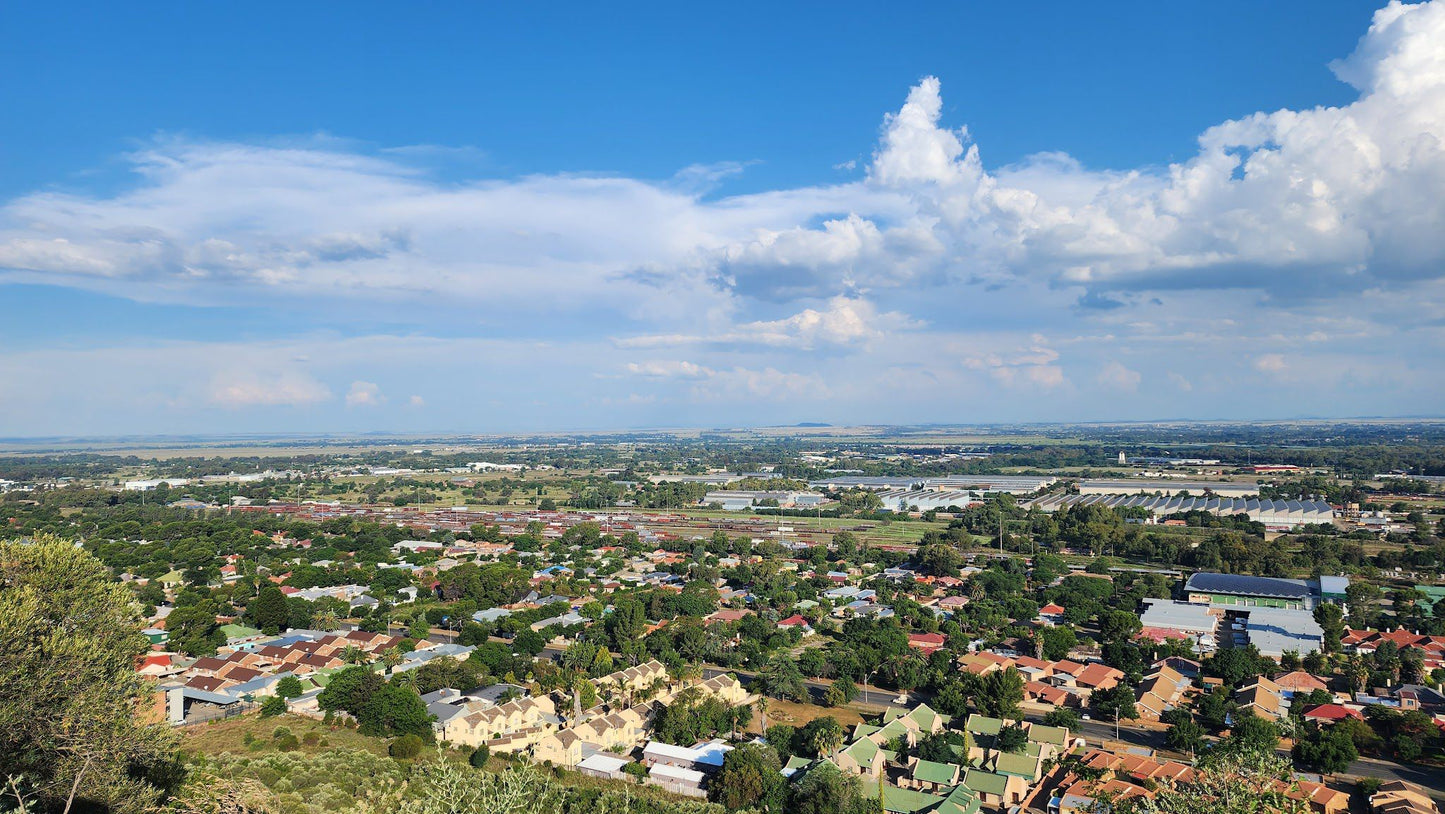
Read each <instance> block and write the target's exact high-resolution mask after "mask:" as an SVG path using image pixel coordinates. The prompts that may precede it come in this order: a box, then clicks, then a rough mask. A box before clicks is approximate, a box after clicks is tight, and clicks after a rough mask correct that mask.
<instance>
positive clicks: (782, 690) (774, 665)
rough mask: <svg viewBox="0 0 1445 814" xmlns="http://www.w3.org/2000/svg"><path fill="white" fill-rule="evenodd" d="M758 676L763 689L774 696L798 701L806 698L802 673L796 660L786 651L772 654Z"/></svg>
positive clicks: (806, 691)
mask: <svg viewBox="0 0 1445 814" xmlns="http://www.w3.org/2000/svg"><path fill="white" fill-rule="evenodd" d="M760 678H761V679H762V681H763V689H764V691H765V692H767V694H768V695H771V696H773V697H774V698H782V699H785V700H788V701H797V702H800V703H801V702H803V701H806V700H808V686H807V685H806V684H804V683H803V673H802V672H801V671H800V670H798V664H797V662H795V661H793V658H792V656H790V655H788V654H787V653H779V654H777V655H776V656H773V658H772V660H771V661H769V662H768V666H767V667H765V668H764V669H763V672H762V675H761V676H760Z"/></svg>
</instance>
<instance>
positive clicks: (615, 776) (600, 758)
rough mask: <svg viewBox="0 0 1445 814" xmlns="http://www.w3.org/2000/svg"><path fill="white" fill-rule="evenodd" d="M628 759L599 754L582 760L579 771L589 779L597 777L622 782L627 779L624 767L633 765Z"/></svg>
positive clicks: (578, 766) (578, 765) (578, 767)
mask: <svg viewBox="0 0 1445 814" xmlns="http://www.w3.org/2000/svg"><path fill="white" fill-rule="evenodd" d="M631 762H632V761H630V760H628V759H627V758H622V757H616V756H614V755H608V754H603V753H602V752H598V753H596V754H594V755H592V756H591V757H588V758H586V759H585V760H582V761H581V762H579V763H578V764H577V771H579V772H581V773H582V774H585V775H587V776H588V777H596V778H600V779H602V780H622V779H624V778H626V777H627V772H624V771H623V770H622V767H624V766H626V765H627V764H629V763H631Z"/></svg>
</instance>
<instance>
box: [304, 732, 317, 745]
mask: <svg viewBox="0 0 1445 814" xmlns="http://www.w3.org/2000/svg"><path fill="white" fill-rule="evenodd" d="M301 742H302V743H304V744H306V745H307V746H315V745H317V744H318V743H320V742H321V733H319V732H307V733H306V734H305V735H302V736H301Z"/></svg>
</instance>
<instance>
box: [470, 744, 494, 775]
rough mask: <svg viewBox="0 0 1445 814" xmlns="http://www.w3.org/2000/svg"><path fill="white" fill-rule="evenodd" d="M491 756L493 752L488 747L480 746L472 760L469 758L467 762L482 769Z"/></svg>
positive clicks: (473, 753) (473, 754) (474, 752)
mask: <svg viewBox="0 0 1445 814" xmlns="http://www.w3.org/2000/svg"><path fill="white" fill-rule="evenodd" d="M491 756H492V750H490V749H488V748H487V747H486V746H478V747H477V748H476V750H474V751H473V752H472V756H471V757H470V758H467V762H468V763H470V764H471V765H472V766H474V767H476V768H478V769H481V768H484V767H485V766H486V765H487V759H488V758H490V757H491Z"/></svg>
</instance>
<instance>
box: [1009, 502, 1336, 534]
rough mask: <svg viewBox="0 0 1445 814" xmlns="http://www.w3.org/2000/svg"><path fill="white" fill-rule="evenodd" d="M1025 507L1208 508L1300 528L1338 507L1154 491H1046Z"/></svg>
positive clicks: (1327, 518)
mask: <svg viewBox="0 0 1445 814" xmlns="http://www.w3.org/2000/svg"><path fill="white" fill-rule="evenodd" d="M1024 506H1025V507H1026V508H1033V509H1038V510H1040V511H1043V512H1055V511H1058V510H1059V509H1064V508H1068V507H1070V506H1103V507H1105V508H1109V509H1128V508H1141V509H1144V510H1146V511H1148V512H1149V514H1150V515H1152V516H1153V517H1167V516H1168V515H1171V514H1183V513H1185V512H1208V513H1209V514H1214V515H1219V516H1221V517H1232V516H1234V515H1240V514H1242V515H1244V516H1246V517H1248V518H1249V519H1250V520H1253V521H1255V522H1257V523H1263V524H1264V526H1265V528H1267V529H1270V530H1286V529H1297V528H1300V527H1301V526H1305V525H1310V524H1315V523H1333V522H1334V519H1335V509H1334V507H1333V506H1331V505H1330V504H1328V503H1326V502H1324V501H1322V500H1304V501H1300V500H1256V499H1253V498H1228V497H1159V496H1154V495H1044V496H1043V497H1040V498H1037V499H1035V500H1031V501H1028V502H1027V503H1025V504H1024Z"/></svg>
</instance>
